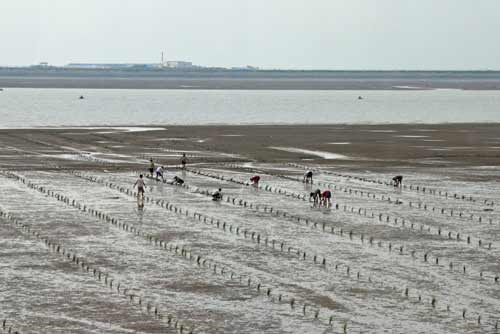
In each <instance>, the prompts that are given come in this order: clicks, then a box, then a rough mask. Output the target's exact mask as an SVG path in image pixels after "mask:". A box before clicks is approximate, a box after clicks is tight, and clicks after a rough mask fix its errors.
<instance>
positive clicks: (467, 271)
mask: <svg viewBox="0 0 500 334" xmlns="http://www.w3.org/2000/svg"><path fill="white" fill-rule="evenodd" d="M189 171H190V172H192V173H195V174H198V175H203V176H207V177H211V178H216V179H220V180H224V181H229V182H235V183H238V184H243V185H248V184H247V183H245V182H242V181H237V180H236V181H235V180H234V179H233V178H225V177H223V176H219V175H213V174H210V173H204V172H201V171H196V170H189ZM259 188H260V189H264V190H267V191H271V192H275V193H279V192H278V191H276V189H277V188H276V187H274V188H273V187H270V186H262V185H259ZM272 189H274V190H275V191H273V190H272ZM204 192H205V193H207V191H204ZM281 193H282V194H284V191H282V192H281ZM226 198H227V197H226ZM227 202H231V203H233V204H235V205H240V206H244V207H248V208H250V209H253V208H255V209H256V210H259V209H260V208H261V207H259V206H258V205H254V204H253V203H249V202H247V201H244V200H241V199H236V198H231V199H230V200H227ZM336 209H337V210H338V209H339V206H338V205H336ZM263 211H264V212H269V213H270V214H274V215H275V216H278V217H284V218H288V219H290V220H292V221H294V222H295V221H296V222H298V223H300V222H301V221H303V222H305V224H306V225H309V223H311V227H312V228H317V227H318V226H322V230H323V231H324V232H327V233H330V234H337V235H340V236H341V237H343V236H344V232H345V234H346V235H347V234H348V237H349V238H350V239H351V240H353V239H354V235H355V234H354V232H353V230H350V231H349V232H348V233H347V232H346V231H343V229H342V228H337V229H335V227H334V226H326V223H319V222H315V221H314V220H311V219H309V218H303V217H300V216H296V215H292V214H289V213H287V212H286V211H280V210H275V209H274V208H273V207H271V206H267V205H265V206H263ZM344 211H346V212H348V210H347V207H346V206H345V205H344ZM351 212H355V211H354V210H352V208H351ZM357 212H358V214H360V215H361V214H362V211H357ZM382 218H383V216H382V214H380V215H379V221H382V220H383V219H382ZM387 222H389V220H388V219H387ZM395 222H397V220H395ZM403 226H404V223H403ZM328 227H329V229H328ZM411 228H412V229H414V225H413V224H411ZM420 230H421V231H423V230H424V229H423V227H422V225H421V229H420ZM430 231H431V230H430V227H429V228H428V229H427V232H428V233H430ZM438 235H442V234H441V231H440V230H439V232H438ZM458 236H460V235H459V234H458ZM449 238H450V239H451V237H450V234H449ZM366 239H367V240H368V241H369V245H370V246H372V245H374V244H377V245H378V247H379V248H382V247H383V244H382V241H378V242H376V241H375V239H374V238H373V237H371V236H365V235H364V234H360V235H359V241H360V242H361V243H362V244H364V243H365V240H366ZM459 240H460V239H459ZM467 242H468V243H469V244H470V242H471V241H470V237H468V239H467ZM480 244H481V243H480ZM396 249H397V250H399V253H397V254H399V255H411V257H412V258H416V257H417V254H416V252H415V251H411V252H410V253H409V254H408V253H404V250H405V249H406V248H405V247H404V245H400V246H396V245H393V244H392V243H390V242H389V243H388V246H387V250H388V251H389V252H392V251H393V250H396ZM489 249H491V246H489ZM422 261H423V262H424V263H434V264H435V265H437V266H440V265H441V264H442V263H443V259H442V258H441V259H440V258H439V257H438V256H435V257H434V259H431V255H430V252H425V251H424V252H423V255H422ZM448 267H449V270H451V271H455V272H456V269H459V272H461V273H462V274H463V275H469V276H470V277H479V279H480V280H483V279H487V280H490V279H491V281H492V282H495V284H498V283H499V275H498V274H497V275H494V274H491V273H485V272H484V271H476V272H475V273H474V270H473V269H471V266H466V265H463V264H457V263H454V262H453V261H448ZM472 273H474V274H472Z"/></svg>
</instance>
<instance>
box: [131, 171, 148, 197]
mask: <svg viewBox="0 0 500 334" xmlns="http://www.w3.org/2000/svg"><path fill="white" fill-rule="evenodd" d="M135 186H137V198H140V197H141V196H142V198H144V191H145V189H146V183H144V179H143V176H142V174H141V175H139V178H138V179H137V181H135V183H134V188H135Z"/></svg>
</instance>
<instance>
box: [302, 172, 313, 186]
mask: <svg viewBox="0 0 500 334" xmlns="http://www.w3.org/2000/svg"><path fill="white" fill-rule="evenodd" d="M304 182H305V183H311V184H312V183H313V172H312V170H307V171H306V172H305V173H304Z"/></svg>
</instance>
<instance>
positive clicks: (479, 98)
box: [0, 88, 500, 128]
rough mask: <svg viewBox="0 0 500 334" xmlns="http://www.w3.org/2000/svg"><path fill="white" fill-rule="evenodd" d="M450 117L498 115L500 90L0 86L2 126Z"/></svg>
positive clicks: (472, 118) (493, 117)
mask: <svg viewBox="0 0 500 334" xmlns="http://www.w3.org/2000/svg"><path fill="white" fill-rule="evenodd" d="M80 96H82V97H83V99H80ZM360 96H361V97H362V99H359V98H358V97H360ZM449 122H451V123H455V122H459V123H463V122H500V92H499V91H465V90H450V89H446V90H402V91H396V90H392V91H390V90H387V91H375V90H373V91H345V90H342V91H332V90H329V91H314V90H313V91H311V90H307V91H306V90H304V91H300V90H246V91H244V90H142V89H132V90H129V89H33V88H6V89H4V91H1V92H0V128H25V127H38V126H95V125H98V126H101V125H159V124H162V125H164V124H182V125H192V124H197V125H202V124H323V123H330V124H332V123H349V124H364V123H366V124H376V123H386V124H387V123H428V124H431V123H449Z"/></svg>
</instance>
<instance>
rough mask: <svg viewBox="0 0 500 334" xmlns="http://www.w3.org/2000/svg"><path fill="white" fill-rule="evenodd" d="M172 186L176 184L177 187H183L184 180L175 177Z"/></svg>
mask: <svg viewBox="0 0 500 334" xmlns="http://www.w3.org/2000/svg"><path fill="white" fill-rule="evenodd" d="M174 184H177V185H180V186H181V185H183V184H184V180H183V179H181V178H180V177H178V176H177V175H176V176H174Z"/></svg>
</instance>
